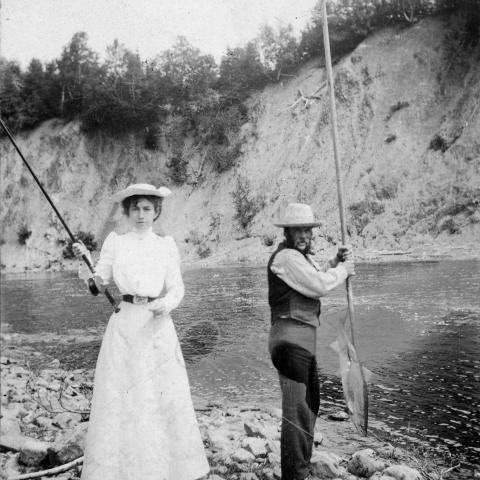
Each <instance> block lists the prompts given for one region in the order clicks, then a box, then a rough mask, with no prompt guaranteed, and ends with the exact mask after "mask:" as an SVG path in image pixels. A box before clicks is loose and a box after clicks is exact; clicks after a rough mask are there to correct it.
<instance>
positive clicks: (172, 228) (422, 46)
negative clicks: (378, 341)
mask: <svg viewBox="0 0 480 480" xmlns="http://www.w3.org/2000/svg"><path fill="white" fill-rule="evenodd" d="M449 25H450V24H449V23H448V21H447V20H446V19H427V20H424V21H422V22H420V23H418V24H416V25H414V26H413V27H411V28H408V29H403V30H401V29H388V30H385V31H382V32H379V33H377V34H376V35H374V36H372V37H370V38H368V39H367V40H366V41H365V42H363V43H362V44H361V45H359V46H358V48H357V49H356V50H355V51H354V52H353V53H352V54H351V55H349V56H347V57H345V58H343V59H342V60H341V61H340V62H339V63H338V64H337V65H336V66H335V82H336V100H337V108H338V119H339V131H340V151H341V157H342V162H343V172H344V178H343V180H344V188H345V195H346V205H347V216H348V219H349V231H350V233H351V242H352V243H353V244H354V245H355V246H356V247H357V251H358V252H360V256H361V257H363V258H365V259H367V260H368V259H372V258H379V257H381V258H397V257H390V256H385V255H381V254H379V251H380V253H382V251H383V253H385V251H406V252H410V256H414V257H415V258H425V257H428V256H431V255H433V256H434V257H435V256H438V255H444V254H447V255H449V256H454V257H464V256H467V255H468V256H472V255H473V256H476V257H480V251H479V246H478V240H477V239H478V237H479V234H480V211H479V204H478V192H479V187H478V185H479V180H480V135H479V134H478V133H479V132H480V46H477V47H476V49H475V50H474V51H468V52H464V53H462V55H455V56H453V57H452V56H451V55H450V54H449V52H450V51H451V43H449V41H448V32H449V28H450V26H449ZM324 81H325V71H324V69H323V68H320V67H319V65H318V62H317V61H312V62H310V63H309V64H306V65H305V66H304V67H303V68H302V69H301V70H300V71H299V72H298V74H297V75H296V76H295V77H294V78H291V79H288V80H287V81H284V82H282V83H279V84H276V85H272V86H269V87H267V88H266V89H265V90H264V91H262V92H259V93H258V94H256V95H254V96H253V97H252V98H251V99H250V101H249V106H250V121H249V122H248V123H247V124H245V125H244V126H243V127H242V137H243V147H242V156H241V158H240V160H239V162H238V165H237V166H236V167H235V168H234V169H232V170H230V171H229V172H226V173H224V174H221V175H218V174H215V173H213V172H212V171H211V170H209V168H208V166H207V167H206V168H205V170H204V177H203V179H202V180H201V181H200V182H199V183H197V184H195V183H193V182H189V183H188V184H186V185H184V186H182V187H176V186H172V185H170V186H171V187H172V189H173V190H174V195H172V196H171V197H170V198H169V199H168V200H167V201H166V202H165V207H164V213H163V216H162V220H161V222H162V226H161V228H163V229H164V230H166V231H167V232H170V233H171V234H173V235H174V237H175V238H176V240H177V242H178V243H179V246H180V248H181V250H182V253H183V257H184V258H185V259H186V261H187V262H189V263H195V262H199V263H198V264H215V263H231V262H242V261H253V262H258V263H263V262H264V261H265V258H266V256H267V255H268V252H269V251H270V250H271V248H272V247H271V243H272V242H274V243H276V242H277V241H278V240H279V239H280V236H281V232H280V231H279V229H276V228H275V227H273V226H272V222H273V219H274V218H275V217H276V215H277V214H278V212H279V210H281V209H282V207H284V206H285V205H286V204H287V203H288V202H290V201H305V202H309V203H311V204H312V205H313V207H314V209H315V210H316V212H318V214H319V216H320V217H321V218H322V219H323V221H324V224H323V225H322V227H321V228H320V229H319V230H318V232H317V233H318V234H317V238H316V241H317V246H318V249H319V251H320V252H322V250H324V249H326V250H327V251H333V250H334V247H333V244H334V243H335V242H337V241H338V237H339V226H338V224H339V221H338V212H337V206H336V201H337V197H336V189H335V178H334V167H333V154H332V142H331V136H330V125H329V110H328V98H327V89H326V88H325V87H324ZM302 95H303V97H302ZM17 140H18V143H19V145H20V148H21V149H22V151H23V152H24V154H25V155H26V157H27V158H28V159H29V161H30V162H31V165H32V167H33V169H34V170H35V171H36V172H37V173H38V175H39V177H40V178H41V180H42V182H43V183H44V185H45V187H46V188H47V190H48V191H49V192H50V193H51V196H52V199H53V200H54V202H56V203H57V205H58V208H59V210H60V211H61V212H62V213H63V214H64V216H65V218H66V220H67V223H68V224H69V225H70V227H71V229H72V230H73V231H75V232H76V231H78V230H84V231H89V232H92V233H94V235H95V237H96V238H97V239H99V240H100V241H101V240H103V239H104V238H105V236H106V234H107V233H108V232H109V231H110V230H111V229H112V228H117V229H119V230H121V229H122V228H123V221H122V218H121V215H120V213H119V212H118V211H116V209H115V208H114V207H113V206H112V204H111V203H110V202H109V201H108V198H109V196H110V195H111V193H112V192H113V191H115V190H116V189H117V188H118V187H119V186H120V187H123V186H125V185H127V184H128V183H134V182H144V181H148V182H150V183H154V184H161V183H163V184H171V181H170V180H169V177H168V168H167V166H166V164H167V163H168V157H169V145H168V139H164V142H163V145H162V148H161V149H160V150H159V151H155V152H152V151H148V150H145V149H144V148H143V145H142V141H141V139H139V138H135V137H134V136H129V137H126V138H119V139H111V138H106V137H104V136H101V135H97V136H94V137H86V136H84V135H83V134H82V133H81V132H80V129H79V125H78V124H77V123H75V122H72V123H67V124H64V123H62V122H60V121H57V120H51V121H48V122H46V123H44V124H43V125H41V126H40V127H39V128H37V129H36V130H34V131H31V132H28V133H25V134H21V135H18V137H17ZM432 140H433V142H432ZM185 145H186V146H185V148H188V149H189V150H190V151H191V164H190V168H191V173H193V172H194V171H198V168H199V165H200V162H201V159H202V158H203V155H204V154H205V152H204V151H202V150H201V149H200V148H197V149H195V148H192V147H191V139H186V144H185ZM432 147H433V148H432ZM0 155H1V158H2V162H1V179H2V182H1V194H2V200H3V206H2V210H1V217H0V218H1V224H2V227H1V228H2V231H1V234H2V257H1V263H2V268H3V269H4V270H7V271H19V270H20V271H23V270H24V269H25V268H28V269H31V268H33V269H43V268H62V267H63V260H62V258H61V250H62V248H63V245H62V243H61V241H62V239H65V238H66V235H65V234H64V232H63V231H62V228H61V226H60V224H59V222H58V221H57V220H56V218H55V216H54V214H53V212H52V211H51V208H50V206H49V205H48V204H47V203H46V201H45V200H44V199H43V198H42V196H41V193H40V191H39V189H38V188H37V187H36V185H35V184H34V182H33V180H32V179H31V177H30V176H29V173H28V172H27V171H26V169H25V167H24V166H23V165H22V163H21V160H20V159H19V157H18V156H17V155H16V153H15V152H14V150H13V148H12V147H11V146H10V145H9V144H8V143H7V141H6V140H5V139H3V140H1V141H0ZM190 177H191V180H192V179H193V177H194V175H191V176H190ZM238 179H241V180H242V181H243V182H244V183H245V184H246V185H247V187H248V198H249V199H251V200H252V201H253V202H254V205H255V206H256V207H257V210H258V213H257V214H256V215H255V217H254V219H253V221H252V222H251V224H250V225H249V227H248V228H247V229H242V228H241V227H240V226H239V224H238V222H237V220H236V219H235V207H234V204H233V201H232V198H233V197H232V192H234V191H235V190H236V189H237V182H238ZM475 202H476V203H475ZM22 226H26V227H27V229H28V230H31V231H32V234H31V236H30V238H29V239H28V240H27V242H26V245H25V246H21V245H19V243H18V232H19V230H20V229H21V228H22ZM158 228H159V229H160V225H159V226H158ZM452 232H454V233H452ZM269 245H270V246H269ZM202 252H203V255H204V258H200V256H202ZM199 254H200V255H199Z"/></svg>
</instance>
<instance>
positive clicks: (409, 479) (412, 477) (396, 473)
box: [383, 465, 422, 480]
mask: <svg viewBox="0 0 480 480" xmlns="http://www.w3.org/2000/svg"><path fill="white" fill-rule="evenodd" d="M383 475H384V476H388V477H392V478H394V479H395V480H422V476H421V475H420V472H419V471H418V470H415V469H414V468H410V467H407V466H406V465H392V466H390V467H388V468H387V469H385V470H384V471H383Z"/></svg>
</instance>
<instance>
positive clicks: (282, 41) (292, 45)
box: [257, 25, 300, 81]
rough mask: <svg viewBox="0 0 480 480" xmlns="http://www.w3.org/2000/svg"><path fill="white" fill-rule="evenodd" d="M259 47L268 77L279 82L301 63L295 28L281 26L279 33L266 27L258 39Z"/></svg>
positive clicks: (262, 29) (261, 30) (262, 28)
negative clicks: (283, 75) (294, 33)
mask: <svg viewBox="0 0 480 480" xmlns="http://www.w3.org/2000/svg"><path fill="white" fill-rule="evenodd" d="M257 46H258V49H259V51H260V55H261V57H262V60H263V64H264V65H265V68H266V69H267V72H268V75H269V76H270V78H272V79H273V80H276V81H278V80H279V79H280V77H281V76H282V74H288V73H289V72H291V71H292V70H293V69H294V68H295V67H296V66H297V65H298V63H299V60H300V56H299V50H298V42H297V40H296V39H295V37H294V36H293V27H292V26H291V25H288V26H280V27H279V29H278V32H275V31H274V30H273V28H272V27H270V26H268V25H264V26H262V27H261V29H260V34H259V35H258V37H257Z"/></svg>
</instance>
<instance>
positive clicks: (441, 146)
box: [428, 133, 450, 152]
mask: <svg viewBox="0 0 480 480" xmlns="http://www.w3.org/2000/svg"><path fill="white" fill-rule="evenodd" d="M449 146H450V145H449V144H448V143H447V141H446V140H445V139H444V138H443V137H441V136H440V135H438V133H437V134H436V135H435V136H434V137H433V138H432V140H431V142H430V145H429V146H428V148H429V149H430V150H433V151H435V152H436V151H437V150H441V151H442V152H446V151H447V150H448V147H449Z"/></svg>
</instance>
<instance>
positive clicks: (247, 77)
mask: <svg viewBox="0 0 480 480" xmlns="http://www.w3.org/2000/svg"><path fill="white" fill-rule="evenodd" d="M267 81H268V76H267V74H266V70H265V66H264V65H263V63H262V61H261V58H260V53H259V51H258V49H257V48H256V46H255V43H254V42H248V43H247V45H246V46H245V47H243V48H242V47H237V48H235V49H230V48H229V49H227V53H226V55H224V56H223V58H222V61H221V63H220V78H219V81H218V85H219V88H220V90H221V91H223V92H224V93H226V94H228V95H229V96H231V97H234V98H236V99H237V101H238V100H240V101H242V100H244V99H245V97H246V96H247V95H248V93H249V92H250V91H251V90H254V89H259V88H262V87H264V86H265V85H266V83H267Z"/></svg>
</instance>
